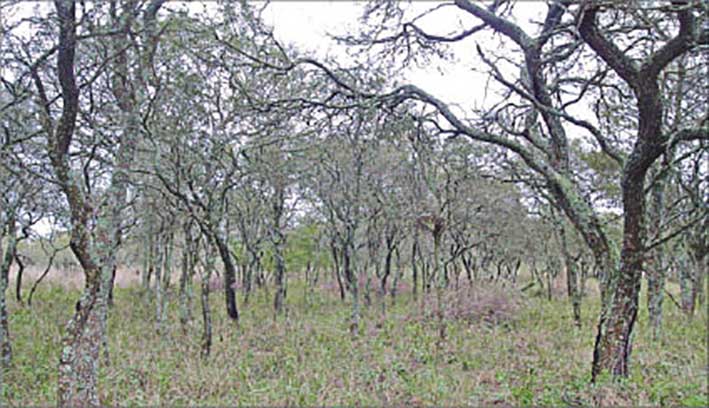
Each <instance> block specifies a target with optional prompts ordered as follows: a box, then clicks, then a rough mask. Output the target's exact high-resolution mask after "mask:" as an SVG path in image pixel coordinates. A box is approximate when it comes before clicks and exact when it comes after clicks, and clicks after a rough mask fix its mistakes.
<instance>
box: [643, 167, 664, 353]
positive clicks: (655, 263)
mask: <svg viewBox="0 0 709 408" xmlns="http://www.w3.org/2000/svg"><path fill="white" fill-rule="evenodd" d="M664 205H665V203H664V180H662V179H660V180H657V181H656V182H655V185H653V187H652V200H651V201H650V212H649V215H650V217H649V218H650V231H649V232H650V236H654V237H659V236H660V232H661V231H660V229H661V228H662V225H663V223H664V218H665V217H664V212H665V211H664ZM665 268H666V265H665V257H664V246H663V245H660V246H658V247H657V248H655V249H654V250H652V252H651V253H650V254H649V257H648V262H647V267H646V268H645V273H646V276H647V311H648V316H649V318H650V327H651V328H652V337H653V339H655V340H657V339H658V338H659V337H660V333H661V332H662V302H663V300H664V296H665Z"/></svg>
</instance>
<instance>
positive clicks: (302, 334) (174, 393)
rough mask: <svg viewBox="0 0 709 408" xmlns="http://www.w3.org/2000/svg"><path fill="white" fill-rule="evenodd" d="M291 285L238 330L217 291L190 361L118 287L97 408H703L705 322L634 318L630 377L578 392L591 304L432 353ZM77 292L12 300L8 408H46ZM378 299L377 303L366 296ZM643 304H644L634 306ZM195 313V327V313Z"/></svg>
mask: <svg viewBox="0 0 709 408" xmlns="http://www.w3.org/2000/svg"><path fill="white" fill-rule="evenodd" d="M302 294H303V288H302V286H300V285H299V283H298V282H293V283H291V287H290V290H289V298H288V305H289V306H288V307H289V313H288V317H287V318H282V319H280V320H279V321H278V322H274V320H273V313H272V310H271V304H272V299H271V298H270V297H267V296H266V294H265V293H257V295H256V296H254V297H252V301H251V303H250V304H249V305H248V306H247V307H243V305H241V304H240V306H242V322H241V325H240V327H238V328H237V327H235V326H233V325H232V324H231V323H229V322H228V321H227V319H226V315H225V312H224V310H223V309H224V307H223V299H222V297H221V293H215V294H214V295H213V297H212V299H211V301H212V305H213V308H214V309H215V324H214V347H213V350H212V355H211V357H210V358H209V359H208V360H206V361H205V360H202V359H201V358H200V356H199V333H200V331H199V330H200V321H199V320H195V321H194V322H193V325H192V327H191V328H190V329H189V332H188V334H187V335H184V334H182V331H181V329H180V325H179V322H178V321H177V314H178V313H177V305H176V304H175V303H176V301H175V299H172V301H173V302H172V303H171V304H170V310H169V321H168V323H167V325H168V333H167V334H166V335H165V336H164V337H163V338H161V337H160V336H159V335H158V334H157V333H156V332H155V324H154V311H153V310H154V309H153V306H152V305H151V304H150V303H149V302H146V301H144V300H143V298H142V297H141V295H140V293H139V291H138V290H135V289H118V290H117V292H116V305H115V307H114V308H113V309H112V311H111V316H110V322H109V336H110V340H109V344H110V359H111V365H110V366H103V367H102V371H101V378H100V393H101V400H102V402H103V403H105V404H107V405H158V404H161V405H170V406H174V405H196V404H199V405H221V406H223V405H393V404H397V405H412V404H425V405H462V404H472V405H490V404H498V403H500V404H513V405H564V406H568V405H624V406H628V405H634V406H637V405H690V406H708V405H709V400H708V396H707V345H706V337H707V313H706V311H702V312H700V314H699V315H698V316H696V317H695V318H694V319H693V320H688V319H687V318H685V317H684V316H683V315H681V313H680V312H679V311H678V310H677V309H676V307H675V306H674V305H673V304H671V302H669V301H668V302H666V303H665V334H664V336H663V337H662V339H660V340H659V341H657V342H653V341H652V340H651V337H650V332H649V328H648V327H647V313H646V311H645V309H644V303H643V309H642V311H641V313H640V316H639V322H638V325H637V326H636V334H635V336H636V337H635V343H634V350H633V356H632V362H631V364H632V369H631V375H630V376H629V378H627V379H625V380H622V381H612V380H611V379H607V378H606V379H602V380H601V381H599V382H598V383H597V384H595V385H591V384H590V383H589V380H590V363H591V356H592V347H593V339H594V336H595V325H596V316H597V313H598V307H599V306H598V301H597V300H594V299H589V298H587V299H585V300H584V305H583V314H584V321H583V327H582V328H581V329H576V328H574V326H573V325H572V323H571V316H570V308H569V306H568V304H567V302H566V301H565V299H559V300H554V301H552V302H547V301H546V300H544V299H543V298H538V297H528V298H524V299H523V300H522V302H521V308H520V309H519V311H518V312H517V313H516V315H515V316H514V318H512V319H511V320H508V321H505V322H504V323H503V324H496V325H492V324H490V323H485V322H470V321H466V320H455V321H449V322H448V328H447V338H446V340H445V342H443V343H442V344H437V343H438V342H437V340H438V338H437V333H438V332H437V330H438V327H437V324H436V322H435V321H433V320H427V319H426V318H424V317H422V315H421V313H420V306H419V304H418V303H417V302H415V301H413V300H412V299H411V298H410V295H404V296H401V297H400V298H399V300H398V303H397V304H396V305H395V306H390V307H389V308H388V311H387V317H386V318H382V315H381V308H380V306H379V305H377V304H376V303H375V304H373V305H372V306H371V307H370V308H368V309H365V310H364V318H363V325H362V330H361V334H360V336H359V337H358V338H356V339H352V338H351V337H350V334H349V331H348V316H349V311H350V307H349V304H348V303H345V304H343V303H341V302H340V301H339V300H338V299H337V298H336V297H334V296H331V295H323V294H317V293H316V294H315V296H314V299H311V302H310V304H309V305H306V303H305V299H304V297H303V295H302ZM77 298H78V293H77V292H70V291H66V290H64V289H61V288H59V287H52V288H47V287H45V288H43V289H41V290H40V292H38V293H37V294H36V297H35V302H34V306H33V307H32V308H27V307H20V306H19V305H17V304H15V303H13V302H10V309H11V319H10V325H11V333H12V340H13V346H14V349H13V351H14V365H13V367H12V368H11V369H10V370H9V372H7V373H6V375H5V390H4V395H3V396H2V398H3V400H4V402H5V403H6V404H7V405H11V406H26V405H49V404H54V403H55V402H56V382H57V369H56V366H57V361H58V355H59V349H58V344H59V340H60V336H61V333H62V329H63V325H64V323H65V322H66V320H67V319H68V318H69V316H70V313H71V311H72V307H73V304H74V302H75V301H76V299H77ZM374 299H375V302H376V296H375V297H374ZM643 302H644V301H643ZM194 314H195V316H197V317H198V316H199V312H198V310H195V313H194ZM3 405H4V404H3Z"/></svg>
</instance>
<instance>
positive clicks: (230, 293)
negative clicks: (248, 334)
mask: <svg viewBox="0 0 709 408" xmlns="http://www.w3.org/2000/svg"><path fill="white" fill-rule="evenodd" d="M212 235H213V240H214V243H215V245H216V246H217V249H218V250H219V256H220V257H221V259H222V263H223V264H224V298H225V301H226V310H227V315H228V316H229V318H230V319H231V320H233V321H235V322H238V321H239V310H238V309H237V308H236V289H235V288H234V286H235V284H236V268H235V267H234V262H233V260H232V258H231V252H230V251H229V247H228V246H227V240H226V237H224V236H222V235H221V234H219V233H214V234H212Z"/></svg>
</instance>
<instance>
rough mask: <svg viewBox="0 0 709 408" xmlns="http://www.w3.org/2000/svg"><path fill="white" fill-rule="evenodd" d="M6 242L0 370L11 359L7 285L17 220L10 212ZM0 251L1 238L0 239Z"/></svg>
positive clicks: (0, 282)
mask: <svg viewBox="0 0 709 408" xmlns="http://www.w3.org/2000/svg"><path fill="white" fill-rule="evenodd" d="M0 228H2V225H0ZM7 235H8V243H7V248H6V249H5V254H4V256H3V257H2V262H1V263H0V360H1V362H0V370H5V369H7V368H8V367H9V366H10V362H11V361H12V344H11V341H10V326H9V323H8V311H7V287H8V283H9V279H10V267H11V266H12V260H13V259H14V257H15V252H16V250H17V222H16V219H15V215H14V214H11V215H10V217H9V219H8V222H7ZM0 253H2V240H0Z"/></svg>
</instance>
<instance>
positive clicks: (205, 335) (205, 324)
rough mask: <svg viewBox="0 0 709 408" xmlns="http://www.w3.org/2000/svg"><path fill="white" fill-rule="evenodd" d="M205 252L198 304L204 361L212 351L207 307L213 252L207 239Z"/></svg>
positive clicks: (209, 314) (212, 268)
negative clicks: (200, 308) (200, 311)
mask: <svg viewBox="0 0 709 408" xmlns="http://www.w3.org/2000/svg"><path fill="white" fill-rule="evenodd" d="M205 245H206V248H207V250H206V251H205V261H204V269H203V270H202V282H201V293H200V303H201V305H202V342H201V354H202V358H204V359H206V358H207V357H209V354H210V353H211V351H212V311H211V309H210V307H209V281H210V280H211V278H212V272H213V270H214V250H213V249H212V248H211V247H212V245H211V243H210V242H209V239H206V240H205Z"/></svg>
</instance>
